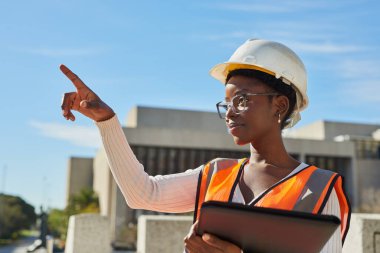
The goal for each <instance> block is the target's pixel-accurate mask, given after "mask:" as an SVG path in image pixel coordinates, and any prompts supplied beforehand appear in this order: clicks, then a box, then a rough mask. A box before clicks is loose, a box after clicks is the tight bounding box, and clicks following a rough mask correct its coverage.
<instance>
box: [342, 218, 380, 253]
mask: <svg viewBox="0 0 380 253" xmlns="http://www.w3.org/2000/svg"><path fill="white" fill-rule="evenodd" d="M379 236H380V214H363V213H353V214H352V216H351V223H350V230H349V232H348V234H347V237H346V241H345V243H344V246H343V253H376V252H379V250H380V237H379Z"/></svg>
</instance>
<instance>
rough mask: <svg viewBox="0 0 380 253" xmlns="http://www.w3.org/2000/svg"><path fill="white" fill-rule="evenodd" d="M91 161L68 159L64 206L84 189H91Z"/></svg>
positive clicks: (76, 158)
mask: <svg viewBox="0 0 380 253" xmlns="http://www.w3.org/2000/svg"><path fill="white" fill-rule="evenodd" d="M92 167H93V159H92V158H82V157H80V158H79V157H70V159H69V162H68V166H67V183H66V205H67V204H68V200H69V197H70V196H71V195H73V194H77V193H79V192H80V191H81V190H82V189H84V188H90V189H91V188H92V183H93V173H92Z"/></svg>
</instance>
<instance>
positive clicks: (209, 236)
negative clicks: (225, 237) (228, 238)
mask: <svg viewBox="0 0 380 253" xmlns="http://www.w3.org/2000/svg"><path fill="white" fill-rule="evenodd" d="M202 238H203V240H205V241H211V240H212V237H211V235H210V234H203V236H202Z"/></svg>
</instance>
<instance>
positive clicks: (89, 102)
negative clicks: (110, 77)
mask: <svg viewBox="0 0 380 253" xmlns="http://www.w3.org/2000/svg"><path fill="white" fill-rule="evenodd" d="M60 69H61V71H62V72H63V74H65V75H66V76H67V77H68V78H69V79H70V80H71V82H72V83H73V84H74V86H75V88H76V91H74V92H68V93H65V94H64V95H63V98H62V105H61V108H62V114H63V116H64V117H65V118H66V119H67V120H72V121H74V120H75V116H74V114H73V113H72V110H74V111H78V112H80V113H82V114H83V115H85V116H87V117H88V118H90V119H93V120H95V121H104V120H107V119H110V118H112V117H113V116H114V115H115V113H114V111H113V110H112V109H111V107H109V106H108V105H107V104H106V103H104V102H103V101H102V100H101V99H100V98H99V97H98V95H96V94H95V93H94V92H93V91H92V90H91V89H90V88H89V87H87V86H86V85H85V84H84V82H82V80H81V79H80V78H79V77H78V76H77V75H76V74H74V73H73V72H72V71H71V70H70V69H69V68H68V67H66V66H65V65H63V64H62V65H61V66H60Z"/></svg>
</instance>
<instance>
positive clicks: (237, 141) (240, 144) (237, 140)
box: [233, 135, 250, 146]
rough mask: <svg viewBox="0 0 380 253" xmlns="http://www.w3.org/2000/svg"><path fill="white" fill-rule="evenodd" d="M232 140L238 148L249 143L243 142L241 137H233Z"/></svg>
mask: <svg viewBox="0 0 380 253" xmlns="http://www.w3.org/2000/svg"><path fill="white" fill-rule="evenodd" d="M233 138H234V142H235V144H236V145H239V146H244V145H246V144H248V143H250V142H249V141H247V140H245V139H243V138H241V137H238V136H234V135H233Z"/></svg>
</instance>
